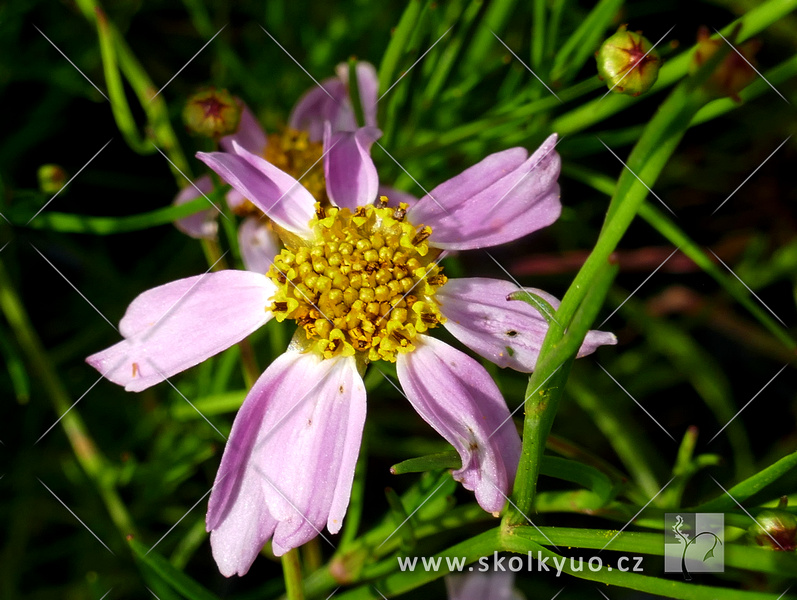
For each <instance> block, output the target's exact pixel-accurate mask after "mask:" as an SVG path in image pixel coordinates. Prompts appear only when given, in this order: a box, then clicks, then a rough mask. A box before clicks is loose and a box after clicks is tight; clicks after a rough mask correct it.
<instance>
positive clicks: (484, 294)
mask: <svg viewBox="0 0 797 600" xmlns="http://www.w3.org/2000/svg"><path fill="white" fill-rule="evenodd" d="M518 289H519V288H518V286H516V285H515V284H514V283H512V282H511V281H503V280H500V279H487V278H484V277H470V278H463V279H449V280H448V282H447V283H446V284H445V285H444V286H442V287H441V288H440V289H439V290H437V294H436V296H435V298H437V300H438V302H439V303H440V312H442V313H443V316H445V317H446V319H447V321H446V322H445V323H444V326H445V328H446V329H448V330H449V331H450V332H451V333H452V335H453V336H454V337H455V338H457V339H458V340H459V341H460V342H462V343H463V344H465V345H466V346H468V347H469V348H470V349H471V350H473V351H474V352H476V353H477V354H480V355H481V356H483V357H484V358H486V359H487V360H490V361H492V362H494V363H495V364H497V365H498V366H499V367H502V368H503V367H509V368H511V369H515V370H516V371H521V372H523V373H530V372H531V371H533V370H534V367H535V365H536V364H537V357H538V356H539V353H540V347H541V346H542V342H543V340H544V339H545V335H546V334H547V333H548V323H547V322H546V321H545V319H544V318H543V316H542V315H541V314H540V313H539V311H537V310H536V309H535V308H534V307H533V306H529V305H528V304H526V303H525V302H522V301H518V300H507V298H506V297H507V296H508V295H509V294H511V293H512V292H516V291H518ZM525 289H527V290H528V291H529V292H531V293H532V294H536V295H538V296H540V297H542V298H543V300H545V301H547V302H548V303H549V304H550V305H551V306H553V307H554V308H559V300H557V299H556V298H554V297H553V296H551V295H550V294H548V293H547V292H543V291H542V290H538V289H534V288H525ZM616 343H617V338H616V337H614V334H612V333H608V332H605V331H590V332H589V333H587V337H586V339H585V340H584V343H583V344H582V346H581V348H580V349H579V352H578V357H579V358H580V357H582V356H586V355H587V354H591V353H592V352H594V351H595V350H596V349H597V348H598V346H602V345H604V344H616Z"/></svg>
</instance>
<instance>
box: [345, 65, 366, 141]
mask: <svg viewBox="0 0 797 600" xmlns="http://www.w3.org/2000/svg"><path fill="white" fill-rule="evenodd" d="M348 66H349V98H351V106H352V108H353V109H354V120H355V122H356V123H357V125H358V126H359V127H363V126H364V125H365V115H364V114H363V102H362V100H361V99H360V80H359V79H358V78H357V58H356V57H354V56H350V57H349V61H348Z"/></svg>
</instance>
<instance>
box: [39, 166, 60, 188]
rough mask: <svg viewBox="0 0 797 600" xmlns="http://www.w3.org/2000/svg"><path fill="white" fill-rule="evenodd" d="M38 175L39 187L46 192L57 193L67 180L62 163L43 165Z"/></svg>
mask: <svg viewBox="0 0 797 600" xmlns="http://www.w3.org/2000/svg"><path fill="white" fill-rule="evenodd" d="M37 175H38V179H39V189H40V190H41V191H42V192H43V193H45V194H55V193H56V192H57V191H58V190H60V189H61V188H62V187H64V184H65V183H66V180H67V176H66V171H64V168H63V167H62V166H60V165H42V166H41V167H39V172H38V173H37Z"/></svg>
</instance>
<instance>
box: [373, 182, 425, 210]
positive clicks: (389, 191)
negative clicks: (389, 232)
mask: <svg viewBox="0 0 797 600" xmlns="http://www.w3.org/2000/svg"><path fill="white" fill-rule="evenodd" d="M377 195H378V196H379V197H382V196H387V199H388V203H387V205H388V206H392V207H395V206H398V205H399V203H400V202H404V203H405V204H408V205H409V206H411V207H412V206H415V205H416V204H418V198H417V197H416V196H413V195H412V194H408V193H407V192H403V191H401V190H398V189H396V188H392V187H390V186H387V185H380V186H379V191H378V192H377Z"/></svg>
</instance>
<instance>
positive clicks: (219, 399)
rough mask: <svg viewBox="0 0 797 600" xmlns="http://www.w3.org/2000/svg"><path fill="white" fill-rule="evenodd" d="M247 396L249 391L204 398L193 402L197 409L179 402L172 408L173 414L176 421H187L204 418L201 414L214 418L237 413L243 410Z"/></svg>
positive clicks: (224, 393)
mask: <svg viewBox="0 0 797 600" xmlns="http://www.w3.org/2000/svg"><path fill="white" fill-rule="evenodd" d="M246 394H247V390H233V391H230V392H220V393H218V394H213V395H211V396H203V397H201V398H198V399H196V400H195V401H194V402H193V405H194V406H195V407H196V409H194V408H192V407H191V405H189V404H188V403H186V402H178V403H177V404H175V405H174V406H173V407H172V410H171V414H172V416H173V417H174V418H175V419H179V420H181V421H187V420H190V419H199V418H202V417H201V415H200V414H199V413H202V415H205V416H213V415H222V414H225V413H231V412H235V411H237V410H238V409H239V408H241V404H243V402H244V398H246ZM197 411H199V412H197Z"/></svg>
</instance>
